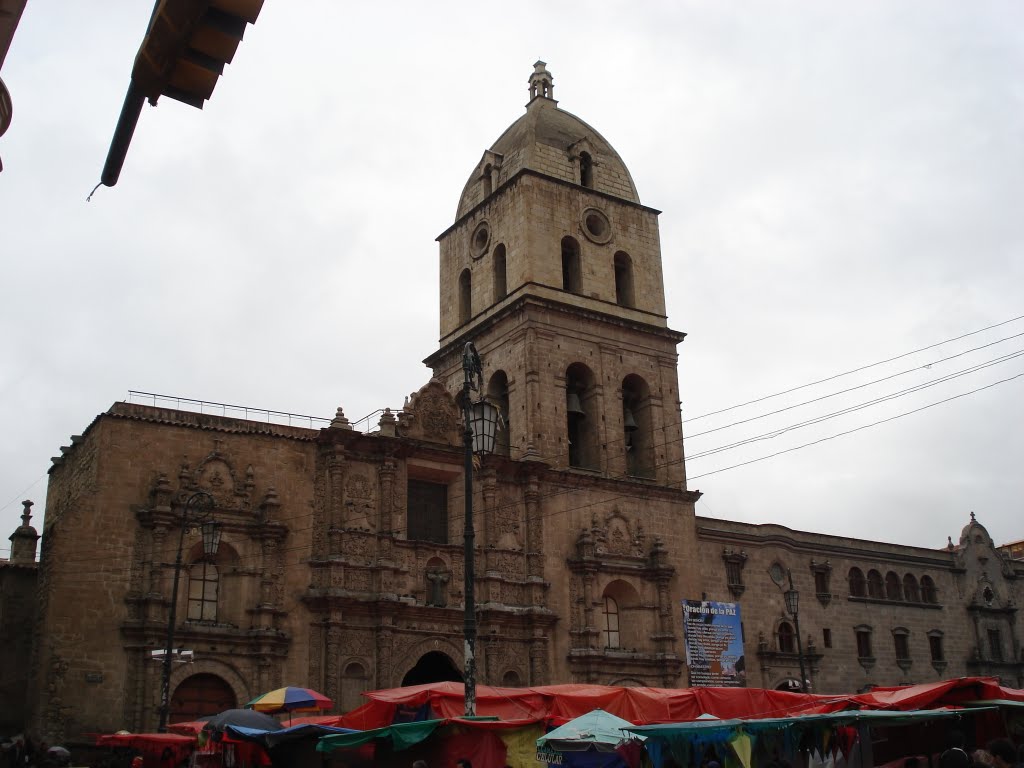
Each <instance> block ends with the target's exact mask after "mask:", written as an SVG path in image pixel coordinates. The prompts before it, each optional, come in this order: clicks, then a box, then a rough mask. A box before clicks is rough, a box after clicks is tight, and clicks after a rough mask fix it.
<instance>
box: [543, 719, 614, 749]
mask: <svg viewBox="0 0 1024 768" xmlns="http://www.w3.org/2000/svg"><path fill="white" fill-rule="evenodd" d="M632 725H633V724H632V723H631V722H629V721H628V720H623V719H622V718H621V717H616V716H615V715H613V714H611V713H610V712H605V711H604V710H603V709H595V710H593V711H592V712H588V713H587V714H585V715H581V716H579V717H577V718H575V719H573V720H570V721H569V722H568V723H566V724H565V725H560V726H559V727H558V728H555V729H554V730H552V731H548V732H547V733H546V734H544V735H543V736H541V737H540V738H539V739H537V746H538V747H546V748H548V749H551V750H554V751H556V752H582V751H584V750H588V749H596V750H598V751H601V752H614V751H615V747H617V746H618V745H619V744H620V743H621V742H622V741H624V740H625V739H628V738H630V734H629V733H625V732H624V731H623V729H624V728H628V727H630V726H632Z"/></svg>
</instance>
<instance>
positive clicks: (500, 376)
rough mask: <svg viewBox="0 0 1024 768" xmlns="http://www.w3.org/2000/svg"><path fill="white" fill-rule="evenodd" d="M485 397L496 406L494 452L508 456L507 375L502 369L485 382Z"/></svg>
mask: <svg viewBox="0 0 1024 768" xmlns="http://www.w3.org/2000/svg"><path fill="white" fill-rule="evenodd" d="M487 399H488V400H489V401H490V402H491V403H492V404H493V405H495V406H497V408H498V414H499V418H498V432H497V435H496V436H495V437H496V440H495V444H494V452H495V453H496V454H498V455H499V456H508V455H509V450H510V448H511V439H510V432H509V429H510V425H509V405H508V376H506V375H505V372H504V371H496V372H495V373H494V375H493V376H491V379H490V381H489V382H487Z"/></svg>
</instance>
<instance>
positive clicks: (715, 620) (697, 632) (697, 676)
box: [683, 600, 747, 688]
mask: <svg viewBox="0 0 1024 768" xmlns="http://www.w3.org/2000/svg"><path fill="white" fill-rule="evenodd" d="M683 636H684V638H685V640H686V666H687V668H688V669H689V671H690V685H691V686H693V687H700V686H724V687H731V688H738V687H742V686H745V685H746V684H747V669H746V659H745V658H744V657H743V629H742V627H741V626H740V607H739V605H738V604H737V603H719V602H715V601H714V600H683Z"/></svg>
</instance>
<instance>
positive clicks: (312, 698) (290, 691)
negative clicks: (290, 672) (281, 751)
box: [245, 686, 334, 714]
mask: <svg viewBox="0 0 1024 768" xmlns="http://www.w3.org/2000/svg"><path fill="white" fill-rule="evenodd" d="M245 706H246V707H248V708H249V709H255V710H256V711H257V712H268V713H271V714H273V713H275V712H319V711H321V710H324V709H332V708H333V707H334V702H333V701H331V700H330V699H328V698H327V697H326V696H324V695H323V694H322V693H317V692H316V691H314V690H313V689H311V688H295V687H292V686H288V687H286V688H278V689H277V690H276V691H271V692H270V693H264V694H263V695H262V696H257V697H256V698H255V699H253V700H252V701H250V702H249V703H248V704H246V705H245Z"/></svg>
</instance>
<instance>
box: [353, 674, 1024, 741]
mask: <svg viewBox="0 0 1024 768" xmlns="http://www.w3.org/2000/svg"><path fill="white" fill-rule="evenodd" d="M463 690H464V688H463V685H462V683H429V684H426V685H417V686H409V687H406V688H391V689H386V690H380V691H370V692H368V693H365V694H363V695H364V696H366V697H367V698H368V699H369V701H368V702H367V703H366V704H364V705H363V706H361V707H358V708H357V709H354V710H352V711H351V712H349V713H348V714H346V715H344V716H343V717H342V718H341V722H340V725H343V726H345V727H347V728H357V729H360V730H367V729H373V728H383V727H385V726H388V725H391V724H392V723H394V722H396V721H402V720H403V719H406V720H408V719H414V718H416V717H418V718H420V719H434V718H453V717H458V716H459V715H461V714H462V713H463V712H464V711H465V709H464V702H463ZM982 699H1002V700H1007V701H1021V702H1024V691H1021V690H1016V689H1013V688H1004V687H1001V686H1000V685H999V684H998V682H997V681H996V680H995V679H993V678H978V677H974V678H970V677H967V678H960V679H957V680H946V681H942V682H938V683H930V684H925V685H911V686H904V687H900V688H876V689H874V690H872V691H870V692H869V693H863V694H846V695H836V696H824V695H818V694H806V693H790V692H787V691H770V690H765V689H761V688H625V687H617V686H604V685H547V686H538V687H535V688H496V687H492V686H487V685H478V686H477V712H478V713H479V714H482V715H494V716H496V717H498V718H500V719H502V720H505V719H535V720H545V721H548V722H555V723H562V722H566V721H568V720H571V719H572V718H574V717H579V716H580V715H584V714H586V713H587V712H590V711H591V710H593V709H603V710H604V711H606V712H610V713H611V714H613V715H616V716H618V717H621V718H623V719H625V720H629V721H630V722H632V723H641V724H649V723H671V722H683V721H692V720H696V719H697V718H698V717H700V716H701V715H702V714H710V715H713V716H714V717H719V718H722V719H723V720H728V719H733V718H747V719H749V718H765V717H789V716H793V715H799V714H823V713H829V712H836V711H841V710H847V709H877V710H888V709H893V710H917V709H932V708H936V707H942V706H949V705H953V706H961V705H962V704H963V703H964V702H966V701H977V700H982ZM411 713H415V714H411Z"/></svg>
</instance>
